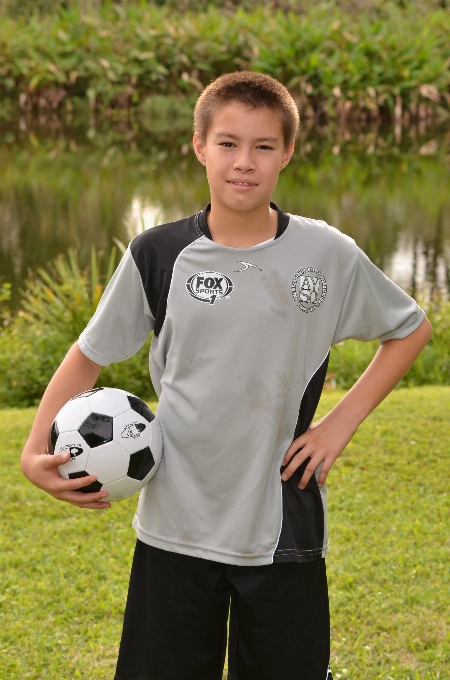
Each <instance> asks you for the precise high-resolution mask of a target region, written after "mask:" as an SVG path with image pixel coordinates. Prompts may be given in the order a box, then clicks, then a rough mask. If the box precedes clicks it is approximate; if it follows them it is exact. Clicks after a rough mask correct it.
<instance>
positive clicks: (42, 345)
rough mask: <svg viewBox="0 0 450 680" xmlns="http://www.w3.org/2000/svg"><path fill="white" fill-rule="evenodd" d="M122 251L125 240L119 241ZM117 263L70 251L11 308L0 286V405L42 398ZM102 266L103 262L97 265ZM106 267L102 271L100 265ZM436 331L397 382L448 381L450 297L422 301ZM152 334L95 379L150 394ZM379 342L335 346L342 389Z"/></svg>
mask: <svg viewBox="0 0 450 680" xmlns="http://www.w3.org/2000/svg"><path fill="white" fill-rule="evenodd" d="M117 244H118V246H119V248H120V249H121V250H123V248H124V246H123V244H121V243H120V241H117ZM115 264H116V249H115V248H113V249H112V251H111V253H110V255H109V258H108V259H107V261H104V258H102V256H101V254H100V253H96V252H95V250H94V249H92V253H91V264H90V266H89V267H88V268H86V269H85V270H84V271H82V270H81V269H80V266H79V264H78V260H77V256H76V254H75V252H74V251H73V250H69V252H68V255H67V257H66V256H62V255H60V256H59V257H58V258H56V259H55V260H54V261H53V262H52V263H51V264H50V265H49V266H48V268H47V269H39V270H38V272H37V274H36V275H30V277H29V278H28V280H27V281H26V284H25V289H24V290H23V291H22V305H21V309H20V311H19V312H18V313H17V314H16V315H11V313H10V311H9V309H8V300H9V298H10V295H11V288H10V286H9V285H8V284H3V286H2V287H1V288H0V319H1V320H2V322H3V325H2V327H1V329H0V376H1V377H0V406H30V405H34V404H35V403H37V402H38V401H39V399H40V398H41V397H42V394H43V393H44V390H45V388H46V386H47V384H48V382H49V380H50V379H51V377H52V375H53V373H54V372H55V370H56V369H57V368H58V366H59V364H60V362H61V361H62V359H63V357H64V356H65V354H66V352H67V351H68V349H69V348H70V347H71V345H72V344H73V343H74V342H75V341H76V340H77V338H78V336H79V335H80V333H81V332H82V331H83V329H84V328H85V326H86V324H87V323H88V321H89V319H90V318H91V316H92V315H93V313H94V311H95V309H96V306H97V304H98V301H99V300H100V297H101V295H102V292H103V290H104V286H105V285H106V283H107V282H108V281H109V279H110V278H111V275H112V273H113V270H114V267H115ZM102 265H104V266H102ZM102 269H104V272H105V273H104V274H103V275H101V274H100V272H101V270H102ZM427 307H428V308H427V310H426V311H427V315H428V317H429V319H430V321H431V323H432V324H433V336H432V338H431V340H430V342H429V344H428V345H427V346H426V347H425V349H424V351H423V352H422V354H421V355H420V356H419V358H418V359H417V361H416V362H415V364H414V365H413V367H412V368H411V369H410V371H409V372H408V373H407V374H406V376H405V377H404V378H403V379H402V381H401V382H400V386H403V387H407V386H416V385H450V302H447V301H442V300H441V301H433V302H432V303H430V304H429V305H428V306H427ZM150 341H151V338H149V340H148V341H147V343H146V344H145V345H144V347H143V348H142V349H141V350H140V351H139V352H138V353H137V354H136V355H135V356H134V357H132V358H131V359H128V360H127V361H124V362H120V363H117V364H112V365H111V366H108V367H106V368H103V369H102V372H101V374H100V378H99V384H101V385H104V386H107V387H119V388H123V389H127V390H130V391H131V392H134V393H136V394H138V395H139V396H141V397H142V398H145V399H154V398H155V393H154V390H153V388H152V385H151V382H150V378H149V373H148V353H149V347H150ZM378 347H379V344H378V342H377V341H373V342H367V343H365V342H357V341H355V340H346V341H345V342H342V343H340V344H339V345H336V346H334V347H332V349H331V356H330V365H329V373H330V374H333V376H332V379H333V381H335V383H336V386H337V387H339V388H344V389H348V388H350V387H351V386H352V385H353V384H354V383H355V382H356V380H357V379H358V378H359V376H360V375H361V374H362V373H363V372H364V370H365V369H366V367H367V366H368V364H369V363H370V361H371V359H372V358H373V356H374V355H375V352H376V351H377V348H378Z"/></svg>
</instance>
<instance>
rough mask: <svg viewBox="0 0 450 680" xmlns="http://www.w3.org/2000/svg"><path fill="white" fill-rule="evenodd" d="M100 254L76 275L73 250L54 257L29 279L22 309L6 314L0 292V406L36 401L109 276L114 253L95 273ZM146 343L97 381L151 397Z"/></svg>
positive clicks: (5, 288) (6, 292)
mask: <svg viewBox="0 0 450 680" xmlns="http://www.w3.org/2000/svg"><path fill="white" fill-rule="evenodd" d="M102 259H103V258H102V257H101V254H99V253H96V252H95V251H94V250H92V256H91V264H90V267H88V268H87V269H86V270H84V271H81V269H80V267H79V264H78V261H77V256H76V254H75V252H74V251H73V250H72V251H69V253H68V256H67V257H65V256H60V257H58V258H57V259H56V260H54V261H53V262H52V263H51V264H50V266H49V267H48V269H47V270H44V269H39V270H38V272H37V274H36V275H35V276H30V278H29V279H28V280H27V282H26V284H25V290H24V291H23V292H22V297H23V300H22V309H21V310H20V311H19V313H18V314H17V315H16V316H11V315H10V313H9V311H8V309H7V307H6V304H5V303H6V302H7V300H8V297H9V295H10V289H9V287H8V286H7V285H4V286H3V287H2V289H1V290H0V305H3V306H2V307H0V313H1V314H2V317H3V329H2V330H1V331H0V375H1V379H0V405H2V406H31V405H33V404H35V403H36V402H38V401H39V399H40V398H41V397H42V395H43V393H44V390H45V388H46V386H47V384H48V382H49V380H50V379H51V377H52V375H53V373H54V372H55V370H56V369H57V368H58V366H59V364H60V363H61V361H62V359H63V357H64V356H65V354H66V353H67V351H68V349H69V348H70V347H71V345H72V344H73V343H74V342H75V341H76V339H77V338H78V336H79V334H80V333H81V331H82V330H83V329H84V328H85V326H86V324H87V323H88V321H89V319H90V318H91V316H92V314H93V313H94V311H95V308H96V307H97V304H98V301H99V300H100V297H101V294H102V292H103V289H104V286H105V285H106V283H107V282H108V281H109V279H110V278H111V276H112V273H113V270H114V266H115V260H116V249H115V248H113V249H112V251H111V254H110V256H109V258H108V261H107V263H106V264H107V266H106V271H105V274H104V275H103V276H101V275H100V273H99V272H100V270H101V264H102ZM149 346H150V339H149V340H148V341H147V343H146V344H145V345H144V347H143V348H142V349H141V350H140V351H139V352H138V353H137V354H136V355H135V356H134V357H132V358H131V359H129V360H128V361H126V362H122V363H118V364H113V365H111V366H108V367H106V368H104V369H102V372H101V375H100V378H99V383H100V384H101V385H103V386H106V387H119V388H122V389H127V390H129V391H130V392H134V393H136V394H138V395H139V396H140V397H142V398H145V399H153V398H154V397H155V394H154V391H153V388H152V385H151V382H150V378H149V374H148V359H147V357H148V352H149Z"/></svg>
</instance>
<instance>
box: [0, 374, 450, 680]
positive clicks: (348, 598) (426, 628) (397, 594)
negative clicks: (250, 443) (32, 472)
mask: <svg viewBox="0 0 450 680" xmlns="http://www.w3.org/2000/svg"><path fill="white" fill-rule="evenodd" d="M341 395H342V393H338V392H327V393H325V394H324V396H323V398H322V401H321V404H320V406H319V413H320V414H323V413H325V412H326V411H327V410H328V409H329V408H330V407H331V406H332V405H333V404H334V403H335V402H336V401H337V400H338V398H339V397H340V396H341ZM153 406H155V405H154V404H153ZM449 410H450V388H449V387H422V388H411V389H408V390H406V389H405V390H396V391H394V393H393V394H392V395H391V396H390V397H389V398H388V399H387V400H386V402H384V404H383V405H382V406H381V407H380V408H379V409H378V410H377V411H376V412H375V413H374V414H373V415H372V416H371V417H370V418H369V419H368V420H367V421H366V423H364V424H363V425H362V426H361V428H360V430H359V432H358V433H357V435H356V436H355V438H354V440H353V441H352V443H351V444H350V445H349V446H348V447H347V450H346V451H345V453H344V454H343V456H342V457H341V458H340V459H339V460H338V461H337V463H336V465H335V466H334V469H333V470H332V472H331V474H330V479H329V488H328V490H329V503H330V519H329V523H330V535H331V536H330V543H331V549H330V556H329V559H328V572H329V582H330V595H331V611H332V638H333V651H332V663H333V669H334V673H335V677H336V678H338V679H339V678H342V679H344V678H352V679H353V680H365V679H366V678H367V679H369V678H370V679H380V680H381V679H383V680H389V679H393V680H405V679H407V680H409V679H422V678H423V679H425V678H433V679H435V678H442V679H443V678H448V677H449V670H448V669H449V662H450V638H449V630H448V621H449V618H450V617H449V586H450V577H449V571H448V563H449V562H448V560H449V552H450V551H449V544H448V517H449V514H450V495H449V491H448V481H447V474H446V472H447V469H448V465H449V448H450V447H449V443H450V424H449V418H448V414H449ZM33 415H34V410H33V409H23V410H15V409H8V410H3V411H0V449H1V460H2V491H3V493H2V495H1V499H0V509H1V513H2V518H3V535H2V538H1V545H0V568H1V572H2V590H1V595H0V650H1V657H2V662H1V666H0V679H1V680H13V679H14V680H16V679H17V680H19V679H20V680H22V679H25V678H32V679H34V680H44V679H45V680H53V679H54V680H73V679H74V678H83V679H84V680H94V679H99V680H108V679H111V678H112V676H113V669H114V664H115V657H116V653H117V645H118V642H119V636H120V630H121V617H122V613H123V607H124V603H125V597H126V589H127V582H128V573H129V567H130V563H131V557H132V552H133V546H134V533H133V531H132V529H131V527H130V522H131V519H132V517H133V514H134V510H135V506H136V498H131V499H127V500H125V501H122V502H121V503H116V504H114V505H113V507H112V509H111V510H109V511H107V512H103V513H93V512H87V511H84V512H83V511H81V510H79V509H77V508H74V507H72V506H69V505H67V504H62V503H59V502H58V501H55V500H53V499H52V498H50V497H48V496H46V495H45V494H44V493H42V492H41V491H39V490H38V489H35V488H34V487H32V486H31V485H30V484H29V483H28V482H27V481H26V480H25V479H24V478H23V477H22V476H21V473H20V471H19V467H18V459H19V455H20V450H21V447H22V445H23V442H24V440H25V438H26V436H27V432H28V430H29V427H30V425H31V422H32V418H33Z"/></svg>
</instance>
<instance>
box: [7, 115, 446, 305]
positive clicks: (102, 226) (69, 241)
mask: <svg viewBox="0 0 450 680" xmlns="http://www.w3.org/2000/svg"><path fill="white" fill-rule="evenodd" d="M47 127H48V126H47ZM2 142H3V143H2ZM274 200H275V201H277V203H278V204H279V205H280V207H282V208H283V209H284V210H285V211H287V212H292V213H295V214H300V215H306V216H308V217H314V218H319V219H324V220H326V221H327V222H328V223H329V224H332V225H334V226H336V227H338V228H339V229H340V230H341V231H343V232H344V233H346V234H348V235H349V236H351V237H352V238H354V239H355V241H356V242H357V243H358V245H360V246H361V247H362V248H363V249H364V250H365V251H366V252H367V254H368V255H369V257H370V258H371V259H372V260H373V261H374V262H375V263H376V264H377V265H378V266H379V267H381V269H383V271H385V272H386V274H388V276H390V277H391V278H392V279H393V280H394V281H396V282H397V283H398V284H399V285H400V286H402V287H403V288H404V289H405V290H407V291H408V292H409V293H411V294H413V295H414V296H415V297H418V298H420V299H424V298H428V297H430V296H431V295H433V294H435V293H436V292H440V293H442V294H444V295H447V294H448V291H449V288H450V132H449V129H448V127H447V128H445V127H444V128H441V129H439V130H430V129H423V130H417V129H409V130H406V131H405V130H403V131H401V134H400V137H399V132H398V130H394V129H387V130H384V131H383V130H374V129H368V130H363V131H361V130H356V131H351V130H350V131H348V130H339V129H336V128H333V129H330V128H314V127H311V128H310V129H309V130H302V135H301V138H300V140H299V143H298V146H297V149H296V151H295V154H294V157H293V159H292V161H291V163H290V164H289V166H288V167H287V168H286V169H285V170H284V171H283V173H282V174H281V176H280V181H279V184H278V187H277V189H276V192H275V196H274ZM207 201H208V185H207V183H206V179H205V175H204V169H203V167H202V166H201V165H200V164H199V163H198V162H197V160H196V159H195V157H194V155H193V153H192V151H191V150H190V146H189V133H188V132H184V133H181V134H180V133H176V134H175V133H174V135H173V137H172V136H171V134H170V131H169V132H168V131H167V130H165V132H164V134H161V135H158V134H156V133H155V132H154V131H153V132H152V130H151V129H150V130H149V129H147V130H145V129H137V130H136V129H130V128H129V126H128V127H127V126H125V128H120V129H117V127H114V125H112V124H111V125H110V126H108V125H106V124H105V125H104V126H103V128H102V130H100V131H99V130H98V129H95V128H93V127H88V128H86V129H85V128H82V127H81V128H76V129H67V128H61V127H59V128H58V127H56V129H55V130H53V131H52V130H51V128H49V129H47V128H46V127H45V126H44V128H43V129H33V128H30V127H27V126H26V125H25V124H22V123H21V124H20V125H18V126H17V129H16V128H11V127H10V128H8V129H6V128H5V129H2V128H0V283H1V282H5V281H7V282H10V283H11V284H12V286H13V305H14V306H15V307H16V306H17V305H18V303H19V299H20V297H19V289H20V287H21V285H22V284H23V281H24V278H25V277H26V276H27V272H28V271H29V270H35V269H36V268H38V267H39V266H43V265H45V264H46V263H47V262H48V261H49V260H51V259H52V258H53V257H55V256H56V255H57V254H59V253H62V252H65V251H66V250H67V249H68V248H69V247H75V248H76V249H77V250H78V253H79V256H80V260H81V262H82V263H84V264H86V263H87V262H88V260H89V253H90V248H91V244H95V245H96V246H97V247H99V248H102V249H104V250H105V251H109V250H110V248H111V247H112V246H113V244H114V237H115V238H118V239H119V240H121V241H122V242H124V243H126V242H128V241H129V240H130V239H131V238H132V237H133V236H134V235H135V234H137V233H139V231H140V230H141V229H142V228H146V229H147V228H151V227H153V226H154V225H156V224H160V223H162V222H164V221H170V220H174V219H178V218H180V217H183V216H186V215H189V214H192V213H193V212H195V211H197V210H199V209H201V208H202V207H203V206H204V205H205V204H206V203H207Z"/></svg>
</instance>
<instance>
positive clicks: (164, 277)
mask: <svg viewBox="0 0 450 680" xmlns="http://www.w3.org/2000/svg"><path fill="white" fill-rule="evenodd" d="M197 220H198V217H197V215H191V217H185V218H184V219H182V220H178V221H177V222H170V223H169V224H161V225H159V226H158V227H153V228H152V229H149V230H148V231H145V232H144V233H143V234H140V235H139V236H137V237H136V238H135V239H133V241H132V242H131V246H130V248H131V255H132V256H133V259H134V261H135V263H136V267H137V268H138V271H139V274H140V276H141V280H142V285H143V287H144V291H145V294H146V296H147V301H148V305H149V307H150V311H151V313H152V314H153V317H154V319H155V327H154V333H155V335H159V332H160V330H161V328H162V325H163V323H164V319H165V316H166V306H167V296H168V294H169V288H170V282H171V280H172V272H173V266H174V264H175V260H176V259H177V257H178V255H179V254H180V253H181V251H182V250H184V248H186V247H187V246H188V245H189V244H190V243H192V242H193V241H196V240H197V239H198V238H200V237H201V236H203V234H202V233H201V232H199V231H198V228H197Z"/></svg>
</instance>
